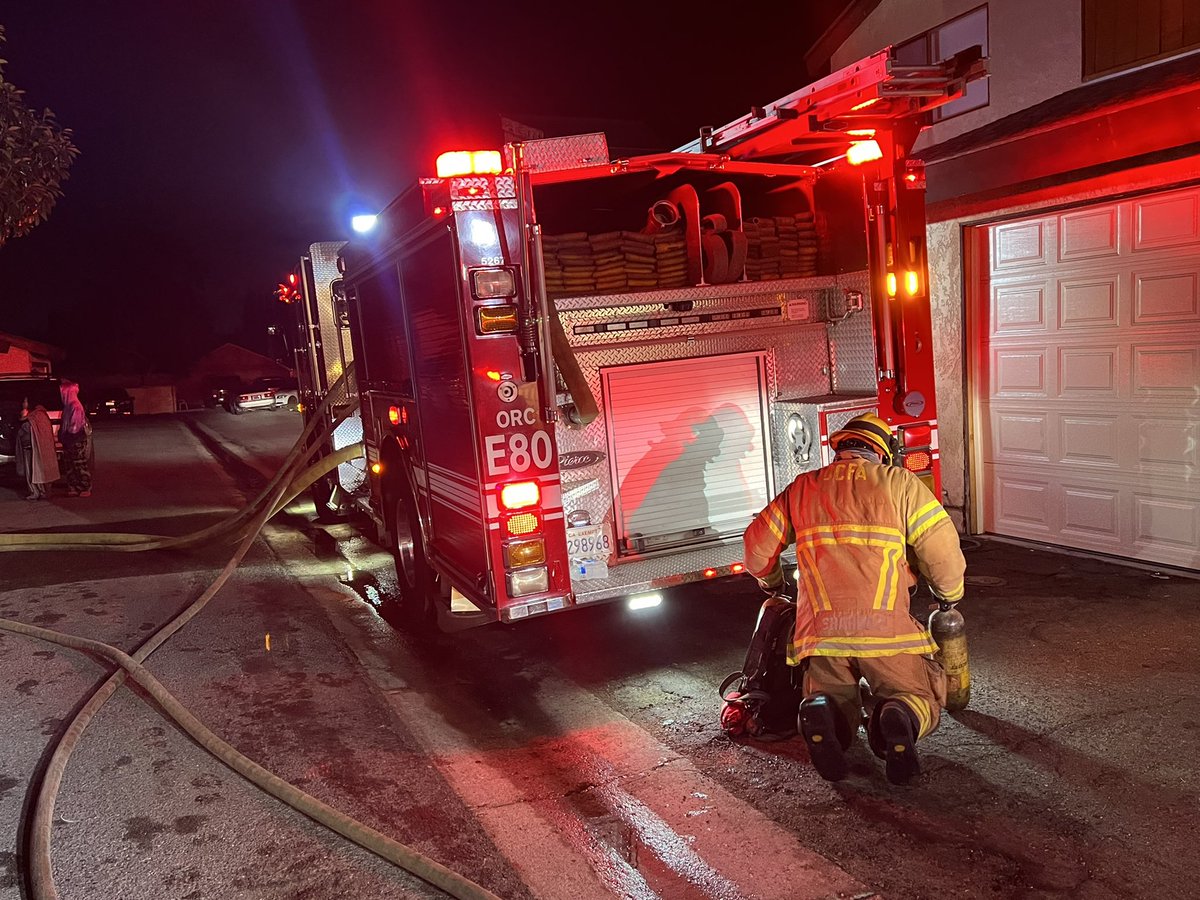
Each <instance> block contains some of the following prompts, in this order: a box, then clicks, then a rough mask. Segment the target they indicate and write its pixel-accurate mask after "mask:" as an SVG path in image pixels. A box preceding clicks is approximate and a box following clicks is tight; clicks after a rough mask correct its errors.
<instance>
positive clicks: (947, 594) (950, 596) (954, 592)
mask: <svg viewBox="0 0 1200 900" xmlns="http://www.w3.org/2000/svg"><path fill="white" fill-rule="evenodd" d="M964 593H966V588H965V587H964V586H963V583H962V582H961V581H960V582H959V583H958V587H956V588H952V589H951V590H948V591H943V592H942V599H943V600H946V601H947V602H949V603H957V602H958V601H959V600H961V599H962V598H963V594H964Z"/></svg>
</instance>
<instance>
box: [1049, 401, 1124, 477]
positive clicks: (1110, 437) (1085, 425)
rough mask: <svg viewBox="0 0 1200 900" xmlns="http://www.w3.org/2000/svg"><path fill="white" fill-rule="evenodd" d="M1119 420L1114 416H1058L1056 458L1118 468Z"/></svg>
mask: <svg viewBox="0 0 1200 900" xmlns="http://www.w3.org/2000/svg"><path fill="white" fill-rule="evenodd" d="M1121 430H1122V429H1121V420H1120V419H1119V418H1118V417H1117V416H1084V415H1077V414H1070V413H1063V414H1061V415H1060V416H1059V434H1060V436H1061V439H1060V444H1059V446H1061V448H1062V452H1061V454H1060V455H1059V460H1060V461H1062V462H1067V463H1078V464H1081V465H1087V466H1105V467H1109V468H1113V469H1118V468H1120V467H1121V446H1122V444H1123V443H1124V442H1123V441H1122V440H1121Z"/></svg>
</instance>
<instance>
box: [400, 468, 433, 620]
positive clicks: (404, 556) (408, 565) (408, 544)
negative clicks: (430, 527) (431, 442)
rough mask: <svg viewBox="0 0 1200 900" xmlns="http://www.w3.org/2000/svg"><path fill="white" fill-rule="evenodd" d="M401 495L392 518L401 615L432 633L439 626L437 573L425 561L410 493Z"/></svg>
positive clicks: (402, 492) (419, 528)
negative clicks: (435, 598)
mask: <svg viewBox="0 0 1200 900" xmlns="http://www.w3.org/2000/svg"><path fill="white" fill-rule="evenodd" d="M398 493H399V494H400V496H399V497H398V498H397V500H396V507H395V512H394V514H393V516H392V557H393V558H394V559H395V561H396V583H397V585H398V586H399V593H400V612H401V615H402V617H403V619H404V621H405V624H407V625H409V626H410V627H412V628H414V629H416V630H432V629H433V628H434V627H436V625H437V609H436V607H435V606H434V599H433V590H434V577H433V570H432V569H430V568H429V563H428V562H427V561H426V560H425V548H424V546H423V544H422V542H421V526H420V523H419V520H418V519H417V515H416V510H415V509H414V508H413V506H412V501H411V499H410V496H409V495H408V494H407V492H406V491H400V492H398Z"/></svg>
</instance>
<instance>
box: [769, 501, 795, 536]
mask: <svg viewBox="0 0 1200 900" xmlns="http://www.w3.org/2000/svg"><path fill="white" fill-rule="evenodd" d="M766 512H767V515H766V516H765V519H766V523H767V527H768V528H769V529H771V534H773V535H775V538H776V540H778V541H779V543H781V544H784V545H787V544H790V543H791V540H790V539H789V538H788V517H787V513H786V512H785V511H784V510H782V509H780V508H779V505H778V504H777V503H776V502H775V501H774V500H772V501H771V502H770V503H769V504H768V505H767V509H766Z"/></svg>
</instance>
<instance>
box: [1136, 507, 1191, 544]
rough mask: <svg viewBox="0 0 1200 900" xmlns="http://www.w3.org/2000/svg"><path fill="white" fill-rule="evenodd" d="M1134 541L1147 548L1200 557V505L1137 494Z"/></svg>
mask: <svg viewBox="0 0 1200 900" xmlns="http://www.w3.org/2000/svg"><path fill="white" fill-rule="evenodd" d="M1133 511H1134V527H1135V532H1134V536H1133V537H1134V540H1135V541H1136V542H1137V543H1138V544H1141V545H1142V546H1143V547H1153V546H1159V547H1165V548H1170V549H1172V550H1175V551H1190V552H1191V553H1192V554H1196V553H1197V549H1196V548H1197V546H1198V545H1200V501H1197V500H1190V499H1187V498H1184V497H1179V498H1176V497H1158V496H1153V495H1148V494H1137V495H1135V496H1134V498H1133Z"/></svg>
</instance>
